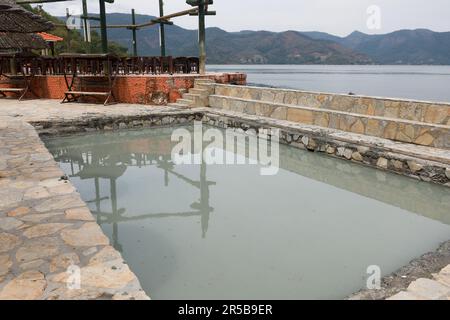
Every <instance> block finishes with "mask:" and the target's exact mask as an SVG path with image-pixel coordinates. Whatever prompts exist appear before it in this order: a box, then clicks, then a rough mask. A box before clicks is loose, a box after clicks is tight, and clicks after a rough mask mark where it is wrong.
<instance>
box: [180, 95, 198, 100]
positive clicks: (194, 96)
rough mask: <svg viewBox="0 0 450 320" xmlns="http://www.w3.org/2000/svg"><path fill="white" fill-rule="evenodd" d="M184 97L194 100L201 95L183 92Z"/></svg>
mask: <svg viewBox="0 0 450 320" xmlns="http://www.w3.org/2000/svg"><path fill="white" fill-rule="evenodd" d="M182 97H183V99H185V100H191V101H194V100H195V98H197V97H199V95H197V94H193V93H183V95H182Z"/></svg>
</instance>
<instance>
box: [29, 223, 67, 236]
mask: <svg viewBox="0 0 450 320" xmlns="http://www.w3.org/2000/svg"><path fill="white" fill-rule="evenodd" d="M70 225H71V224H68V223H46V224H38V225H36V226H33V227H30V228H28V229H27V230H25V231H24V232H23V235H24V236H25V237H27V238H37V237H44V236H48V235H51V234H54V233H56V232H58V231H59V230H62V229H64V228H66V227H68V226H70Z"/></svg>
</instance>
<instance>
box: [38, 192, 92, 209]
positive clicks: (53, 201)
mask: <svg viewBox="0 0 450 320" xmlns="http://www.w3.org/2000/svg"><path fill="white" fill-rule="evenodd" d="M82 206H84V203H83V201H81V199H80V198H79V197H78V196H73V195H70V196H62V197H52V198H50V199H47V200H45V201H44V202H42V203H40V204H39V205H37V206H36V207H35V209H36V211H38V212H48V211H55V210H61V209H64V210H65V209H70V208H76V207H82Z"/></svg>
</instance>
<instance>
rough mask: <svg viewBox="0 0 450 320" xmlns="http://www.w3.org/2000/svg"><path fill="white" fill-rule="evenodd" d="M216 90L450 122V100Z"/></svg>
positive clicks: (246, 96) (220, 87)
mask: <svg viewBox="0 0 450 320" xmlns="http://www.w3.org/2000/svg"><path fill="white" fill-rule="evenodd" d="M215 94H217V95H223V96H229V97H236V98H243V99H252V100H258V101H262V102H269V103H282V104H287V105H295V106H302V107H309V108H317V109H328V110H335V111H344V112H350V113H357V114H362V115H368V116H380V117H387V118H394V119H403V120H412V121H420V122H426V123H432V124H443V125H450V104H448V103H435V102H426V101H410V100H404V99H389V98H378V97H365V96H355V95H345V94H328V93H318V92H305V91H299V90H288V89H273V88H261V87H250V86H232V85H223V84H216V85H215Z"/></svg>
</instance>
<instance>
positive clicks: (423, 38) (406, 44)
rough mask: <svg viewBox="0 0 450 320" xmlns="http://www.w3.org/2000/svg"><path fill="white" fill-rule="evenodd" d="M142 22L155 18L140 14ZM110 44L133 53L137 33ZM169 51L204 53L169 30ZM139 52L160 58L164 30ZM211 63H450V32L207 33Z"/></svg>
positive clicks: (151, 32) (116, 34)
mask: <svg viewBox="0 0 450 320" xmlns="http://www.w3.org/2000/svg"><path fill="white" fill-rule="evenodd" d="M136 18H137V22H138V23H142V22H147V21H149V20H152V19H154V18H155V17H153V16H148V15H137V17H136ZM107 20H108V23H109V24H129V23H130V22H131V17H130V15H129V14H122V13H112V14H108V16H107ZM108 34H109V39H110V40H111V41H114V42H116V43H118V44H120V45H122V46H124V47H127V48H128V50H129V52H131V50H132V49H131V48H132V45H131V31H130V30H127V29H109V30H108ZM166 34H167V35H166V42H167V52H168V54H170V55H173V56H191V55H197V54H198V45H197V31H196V30H187V29H184V28H181V27H179V26H177V25H173V26H166ZM138 51H139V52H138V53H139V54H140V55H158V54H159V27H158V26H156V25H155V26H153V27H149V28H144V29H141V30H139V31H138ZM207 51H208V52H207V53H208V63H211V64H373V63H376V64H450V32H433V31H430V30H425V29H418V30H400V31H396V32H392V33H389V34H383V35H368V34H365V33H362V32H358V31H355V32H353V33H352V34H350V35H348V36H347V37H339V36H335V35H331V34H328V33H325V32H316V31H312V32H297V31H286V32H278V33H277V32H269V31H249V30H245V31H241V32H227V31H224V30H222V29H220V28H208V29H207Z"/></svg>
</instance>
